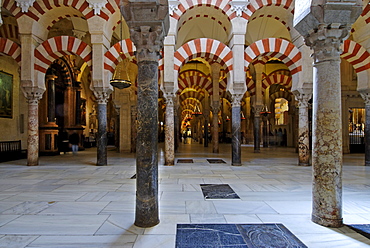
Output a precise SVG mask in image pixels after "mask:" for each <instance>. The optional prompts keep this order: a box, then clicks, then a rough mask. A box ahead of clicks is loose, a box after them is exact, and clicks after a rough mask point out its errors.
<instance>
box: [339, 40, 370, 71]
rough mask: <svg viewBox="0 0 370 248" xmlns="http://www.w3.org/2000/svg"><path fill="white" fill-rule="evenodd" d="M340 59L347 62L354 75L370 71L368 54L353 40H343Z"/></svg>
mask: <svg viewBox="0 0 370 248" xmlns="http://www.w3.org/2000/svg"><path fill="white" fill-rule="evenodd" d="M342 51H343V52H342V54H341V55H340V56H341V58H343V59H345V60H347V61H348V62H349V63H350V64H351V65H352V66H353V68H354V69H355V71H356V73H359V72H362V71H364V70H368V69H370V53H369V52H368V51H367V50H366V49H365V48H364V47H363V46H361V45H360V44H358V43H357V42H355V41H353V40H345V41H344V42H343V45H342Z"/></svg>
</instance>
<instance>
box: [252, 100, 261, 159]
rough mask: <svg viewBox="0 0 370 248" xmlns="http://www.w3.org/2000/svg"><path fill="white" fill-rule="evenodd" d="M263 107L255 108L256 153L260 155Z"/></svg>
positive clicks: (254, 132)
mask: <svg viewBox="0 0 370 248" xmlns="http://www.w3.org/2000/svg"><path fill="white" fill-rule="evenodd" d="M261 110H262V106H260V105H258V106H254V118H253V136H254V153H260V152H261V151H260V150H261V144H260V142H261V135H260V134H261V115H260V112H261Z"/></svg>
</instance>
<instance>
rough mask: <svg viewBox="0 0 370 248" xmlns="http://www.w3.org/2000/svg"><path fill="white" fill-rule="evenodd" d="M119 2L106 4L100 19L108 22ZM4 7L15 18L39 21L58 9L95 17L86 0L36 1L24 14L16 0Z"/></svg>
mask: <svg viewBox="0 0 370 248" xmlns="http://www.w3.org/2000/svg"><path fill="white" fill-rule="evenodd" d="M118 4H119V1H116V0H114V1H111V2H109V1H108V3H106V4H105V6H104V7H105V8H103V9H102V10H101V11H100V14H99V15H98V16H99V17H101V18H103V19H104V20H106V21H107V20H108V19H109V16H110V15H112V14H113V13H115V11H116V9H119V5H118ZM3 7H4V8H6V9H7V10H9V11H10V12H11V13H12V14H13V15H14V16H15V18H19V17H20V16H22V15H27V16H29V17H30V18H31V19H33V20H35V21H38V20H39V19H40V17H41V16H43V15H44V14H45V13H46V12H48V11H49V10H51V9H53V8H58V7H72V8H74V9H76V10H78V11H79V12H81V13H82V15H83V16H84V17H85V18H86V19H89V18H91V17H93V16H94V10H93V9H92V8H89V4H88V2H87V1H84V0H41V1H35V2H34V3H33V4H32V6H30V7H29V9H28V11H27V12H25V13H23V12H21V9H20V8H19V7H17V5H16V2H15V0H4V3H3Z"/></svg>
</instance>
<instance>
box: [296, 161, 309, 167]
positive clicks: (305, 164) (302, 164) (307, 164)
mask: <svg viewBox="0 0 370 248" xmlns="http://www.w3.org/2000/svg"><path fill="white" fill-rule="evenodd" d="M298 166H311V164H310V163H303V162H299V163H298Z"/></svg>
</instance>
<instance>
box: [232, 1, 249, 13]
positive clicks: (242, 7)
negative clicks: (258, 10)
mask: <svg viewBox="0 0 370 248" xmlns="http://www.w3.org/2000/svg"><path fill="white" fill-rule="evenodd" d="M229 4H230V6H231V11H235V12H236V16H237V17H241V16H242V15H243V12H244V11H247V10H248V9H247V5H248V4H249V1H248V0H247V1H241V0H239V1H238V0H233V1H230V2H229Z"/></svg>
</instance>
